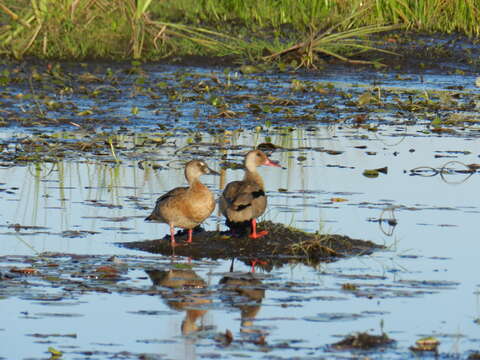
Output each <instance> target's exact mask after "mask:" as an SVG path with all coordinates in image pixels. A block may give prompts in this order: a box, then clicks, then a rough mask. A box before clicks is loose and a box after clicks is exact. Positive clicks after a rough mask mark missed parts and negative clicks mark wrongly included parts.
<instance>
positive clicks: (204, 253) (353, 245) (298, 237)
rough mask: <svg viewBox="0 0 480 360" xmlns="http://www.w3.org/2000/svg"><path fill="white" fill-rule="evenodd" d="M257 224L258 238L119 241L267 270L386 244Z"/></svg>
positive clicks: (216, 235)
mask: <svg viewBox="0 0 480 360" xmlns="http://www.w3.org/2000/svg"><path fill="white" fill-rule="evenodd" d="M258 226H259V229H261V230H267V231H268V234H267V235H266V236H263V237H261V238H259V239H250V238H249V237H248V236H246V235H245V236H241V237H238V236H235V235H232V234H230V233H229V232H217V231H204V230H203V229H197V231H195V232H194V235H193V241H192V242H191V243H187V242H186V241H185V240H186V238H187V235H186V234H185V232H178V233H177V235H176V239H177V245H176V246H175V247H172V246H171V243H170V236H169V235H167V236H165V237H164V238H163V239H157V240H147V241H133V242H126V243H121V244H118V245H120V246H124V247H127V248H129V249H135V250H141V251H146V252H149V253H153V254H161V255H166V256H170V255H177V256H185V257H189V258H192V259H212V260H217V259H231V258H236V259H239V260H242V261H244V262H246V263H251V262H252V261H254V262H255V266H258V267H261V268H262V269H264V270H271V269H272V268H274V267H281V266H283V265H285V264H288V263H295V262H300V263H303V264H306V265H312V266H315V265H318V264H319V263H320V262H331V261H335V260H338V259H340V258H344V257H348V256H359V255H369V254H371V253H372V252H373V251H375V250H380V249H384V248H385V247H384V246H381V245H377V244H375V243H373V242H371V241H366V240H359V239H352V238H350V237H348V236H345V235H338V234H312V233H306V232H304V231H301V230H298V229H295V228H292V227H287V226H284V225H282V224H278V223H273V222H271V221H263V222H260V223H259V225H258Z"/></svg>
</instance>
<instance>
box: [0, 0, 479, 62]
mask: <svg viewBox="0 0 480 360" xmlns="http://www.w3.org/2000/svg"><path fill="white" fill-rule="evenodd" d="M479 15H480V0H468V1H444V0H433V1H426V0H425V1H411V0H362V1H360V0H352V1H320V0H312V1H306V0H302V1H295V0H276V1H274V0H262V1H256V0H245V1H240V0H223V1H213V0H198V1H197V0H178V1H158V2H153V1H151V0H62V1H57V0H31V1H28V0H1V1H0V23H1V24H3V25H2V26H1V27H0V53H2V54H7V55H10V56H13V57H15V58H22V57H23V56H25V55H34V56H37V57H45V58H55V59H65V58H68V59H71V58H75V59H82V58H87V57H95V58H109V59H129V58H133V59H158V58H160V57H165V56H171V57H173V56H185V55H209V56H229V57H230V58H232V57H233V58H235V59H237V60H241V61H244V60H245V59H247V60H254V61H258V60H261V59H263V60H272V59H276V58H279V57H281V56H282V55H284V54H287V53H289V54H291V53H293V52H296V53H298V55H299V59H300V63H299V65H305V66H315V63H316V61H317V57H318V56H319V55H321V56H333V57H335V58H337V59H341V60H343V61H351V62H354V63H358V62H360V63H363V62H364V61H363V60H358V59H357V60H353V61H352V60H351V55H355V54H356V53H358V52H363V51H370V50H378V49H376V48H375V47H373V46H371V44H369V43H366V42H365V41H364V39H365V38H366V37H369V36H371V35H373V34H377V33H379V32H384V31H388V30H391V29H393V28H405V29H408V30H415V31H429V32H432V31H436V32H442V33H452V32H460V33H464V34H467V35H469V36H478V35H479V34H480V25H479V23H478V21H477V19H478V17H479ZM398 37H400V38H401V35H396V37H395V38H392V39H390V40H392V42H396V41H398ZM360 38H363V40H361V39H360Z"/></svg>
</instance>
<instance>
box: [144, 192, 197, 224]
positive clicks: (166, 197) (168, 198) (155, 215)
mask: <svg viewBox="0 0 480 360" xmlns="http://www.w3.org/2000/svg"><path fill="white" fill-rule="evenodd" d="M187 190H188V188H187V187H178V188H175V189H172V190H170V191H168V192H167V193H165V194H163V195H162V196H160V197H159V198H158V199H157V201H156V202H155V208H154V209H153V211H152V213H151V214H150V215H149V216H147V217H146V218H145V220H147V221H148V220H161V217H160V207H161V206H164V205H167V204H168V203H170V202H172V201H175V200H176V199H177V198H178V197H179V196H181V195H183V194H184V193H186V192H187Z"/></svg>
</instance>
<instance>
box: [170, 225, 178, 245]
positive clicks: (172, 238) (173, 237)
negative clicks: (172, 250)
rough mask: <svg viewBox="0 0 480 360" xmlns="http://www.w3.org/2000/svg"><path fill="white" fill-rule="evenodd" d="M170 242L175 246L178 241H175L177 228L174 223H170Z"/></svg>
mask: <svg viewBox="0 0 480 360" xmlns="http://www.w3.org/2000/svg"><path fill="white" fill-rule="evenodd" d="M170 244H171V245H172V247H175V246H176V245H177V243H176V242H175V229H174V227H173V225H170Z"/></svg>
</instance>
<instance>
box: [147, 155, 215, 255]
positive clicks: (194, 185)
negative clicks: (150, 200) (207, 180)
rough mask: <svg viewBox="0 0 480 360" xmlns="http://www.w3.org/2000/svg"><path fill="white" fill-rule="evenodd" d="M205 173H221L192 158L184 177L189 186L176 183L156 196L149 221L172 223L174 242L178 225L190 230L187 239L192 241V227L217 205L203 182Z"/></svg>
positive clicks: (173, 243)
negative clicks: (170, 188)
mask: <svg viewBox="0 0 480 360" xmlns="http://www.w3.org/2000/svg"><path fill="white" fill-rule="evenodd" d="M203 174H214V175H219V174H218V173H217V172H216V171H214V170H212V169H210V168H209V167H208V165H207V164H205V163H204V162H203V161H200V160H192V161H189V162H188V163H187V165H185V178H186V179H187V181H188V185H189V186H188V187H177V188H175V189H172V190H170V191H169V192H167V193H166V194H164V195H162V196H161V197H159V198H158V199H157V202H156V204H155V208H154V209H153V211H152V213H151V214H150V215H149V216H148V217H147V218H145V220H146V221H156V222H161V223H166V224H168V225H169V226H170V239H171V243H172V246H175V245H176V242H175V229H174V228H175V227H179V228H183V229H187V230H188V240H187V242H189V243H190V242H192V230H193V228H194V227H196V226H198V225H200V224H201V223H202V222H203V221H204V220H205V219H206V218H208V217H209V216H210V214H211V213H212V212H213V210H214V209H215V199H214V197H213V194H212V192H211V191H210V190H209V189H208V188H207V187H206V186H205V185H203V184H202V183H201V182H200V176H201V175H203Z"/></svg>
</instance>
